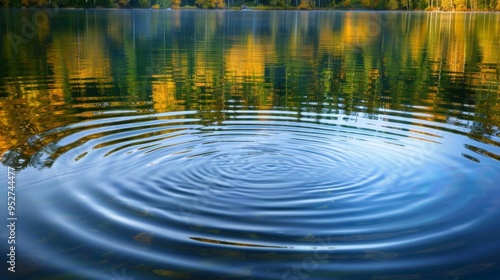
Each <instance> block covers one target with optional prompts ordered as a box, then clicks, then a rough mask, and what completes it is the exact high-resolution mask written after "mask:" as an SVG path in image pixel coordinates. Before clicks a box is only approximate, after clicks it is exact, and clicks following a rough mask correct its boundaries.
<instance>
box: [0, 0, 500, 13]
mask: <svg viewBox="0 0 500 280" xmlns="http://www.w3.org/2000/svg"><path fill="white" fill-rule="evenodd" d="M0 7H4V8H23V7H24V8H30V7H39V8H50V7H67V8H154V9H166V8H173V9H178V8H194V7H198V8H204V9H228V8H229V9H240V8H241V7H249V8H254V9H265V10H267V9H270V10H272V9H290V10H293V9H301V10H310V9H339V10H343V9H344V10H351V9H369V10H426V11H500V0H254V1H245V0H0Z"/></svg>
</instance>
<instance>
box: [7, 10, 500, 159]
mask: <svg viewBox="0 0 500 280" xmlns="http://www.w3.org/2000/svg"><path fill="white" fill-rule="evenodd" d="M1 13H2V18H4V20H3V21H2V23H0V34H1V35H0V37H2V39H1V40H0V42H1V46H0V57H1V61H3V67H1V68H0V97H1V99H0V103H1V106H2V108H3V109H2V110H1V112H2V116H0V119H1V123H2V124H1V126H2V131H4V133H3V134H2V135H0V148H1V149H2V150H3V151H6V150H12V151H13V153H11V155H12V156H11V158H10V159H8V161H12V162H14V161H15V162H18V163H19V162H22V163H21V166H20V167H26V166H28V165H34V166H37V165H39V164H41V163H37V159H36V156H35V155H37V154H39V152H40V150H41V149H48V150H51V149H54V150H57V149H58V147H57V144H56V142H54V139H60V138H61V137H62V136H64V135H65V134H67V133H69V132H68V131H67V129H61V128H64V127H65V126H68V125H71V124H76V123H80V122H82V121H87V120H96V119H105V118H108V117H116V116H130V115H148V114H154V113H163V112H175V111H190V110H196V111H198V112H199V115H200V118H201V119H202V120H204V121H206V123H213V122H219V123H220V122H221V121H222V120H224V111H225V110H232V109H239V110H245V109H253V110H275V109H276V110H289V111H297V112H299V116H298V118H299V117H300V113H303V112H315V113H321V112H330V113H336V114H342V115H346V116H356V117H360V118H381V117H383V110H394V111H398V112H405V114H410V115H411V117H412V118H415V119H420V120H426V121H430V122H434V123H447V124H451V125H454V126H460V127H463V128H464V129H466V130H465V131H464V133H467V134H468V135H469V137H471V138H474V139H476V140H479V141H481V142H486V143H489V144H493V145H496V146H498V142H497V141H494V140H491V137H496V138H498V137H499V131H498V126H499V125H500V118H499V112H500V104H499V101H498V100H499V99H498V96H499V94H500V52H498V50H499V49H500V24H499V19H500V15H498V14H479V13H379V12H251V13H245V12H239V11H168V12H167V11H165V12H158V11H102V10H84V11H61V12H60V13H59V14H58V15H57V16H55V17H54V18H52V19H51V21H50V23H48V24H46V25H42V26H39V28H38V29H37V33H36V36H35V37H33V38H31V39H30V40H27V42H24V43H23V44H20V45H13V43H12V40H10V38H9V35H12V34H18V35H21V34H23V30H22V28H23V27H22V25H21V24H20V23H19V22H21V21H20V19H21V18H23V17H25V18H31V17H32V15H33V13H34V11H30V10H19V11H8V12H6V11H2V12H1ZM413 125H420V124H419V123H414V124H413ZM58 129H60V130H61V131H60V132H58ZM93 137H98V136H97V135H94V136H93ZM51 145H55V146H54V147H51ZM63 152H64V151H61V150H59V151H58V152H57V153H52V152H49V153H50V154H52V156H54V157H57V155H59V154H61V153H63ZM490 157H493V158H497V157H498V156H497V155H496V154H491V155H490ZM20 159H23V160H20ZM497 159H499V158H497ZM45 164H46V163H45ZM42 165H43V164H42Z"/></svg>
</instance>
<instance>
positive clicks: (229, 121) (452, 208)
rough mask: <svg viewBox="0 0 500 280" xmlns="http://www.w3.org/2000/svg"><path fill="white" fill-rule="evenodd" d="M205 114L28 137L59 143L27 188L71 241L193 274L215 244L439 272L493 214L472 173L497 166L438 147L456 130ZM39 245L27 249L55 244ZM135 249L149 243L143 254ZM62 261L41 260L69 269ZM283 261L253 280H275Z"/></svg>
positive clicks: (355, 265)
mask: <svg viewBox="0 0 500 280" xmlns="http://www.w3.org/2000/svg"><path fill="white" fill-rule="evenodd" d="M201 113H202V112H197V111H185V112H171V113H164V114H155V115H146V116H131V117H118V118H108V119H104V120H96V121H88V122H83V123H79V124H74V125H70V126H67V127H62V128H60V129H57V130H53V131H51V132H49V133H46V134H44V135H40V136H38V137H35V138H34V140H33V141H43V139H56V140H54V142H53V143H52V146H53V147H56V148H55V149H52V150H50V151H48V150H47V149H46V150H41V151H40V155H39V156H37V158H38V160H39V162H50V163H51V165H52V166H51V168H50V169H49V170H48V171H45V172H46V173H47V174H49V173H50V174H52V175H50V176H49V175H47V176H44V177H43V181H42V182H40V174H39V173H36V175H34V176H33V178H32V180H33V181H32V182H30V183H29V184H27V185H30V186H33V188H34V187H36V186H38V185H40V184H41V183H42V184H43V185H44V186H50V187H49V188H48V189H45V190H44V191H43V192H41V194H40V197H37V201H33V202H32V203H34V204H38V206H39V208H40V209H42V210H41V212H40V213H39V215H41V216H43V217H46V218H47V219H48V220H51V221H52V222H53V223H55V228H56V229H58V230H60V231H61V232H64V233H65V234H67V235H69V236H72V238H69V239H71V240H73V241H68V244H74V245H75V246H76V247H78V246H77V245H78V244H81V243H84V244H92V246H96V247H97V248H100V249H101V250H102V251H103V253H104V252H105V251H109V250H111V251H112V252H118V254H123V255H127V256H133V258H139V259H140V260H141V262H144V261H151V262H155V263H164V262H165V261H167V260H168V261H167V263H168V264H169V265H173V266H175V267H184V268H185V269H188V270H202V271H216V270H214V267H213V266H212V265H208V264H207V262H206V261H207V257H208V256H207V255H204V254H202V253H200V252H206V250H208V249H207V248H213V246H215V247H214V249H212V250H215V251H211V253H207V254H208V255H210V254H218V253H217V252H219V253H221V252H224V250H232V251H233V252H236V253H234V254H237V252H242V253H245V254H260V253H259V252H256V251H255V250H271V251H273V252H276V251H277V250H278V252H277V253H278V255H277V256H276V258H277V259H283V260H290V258H291V259H302V258H303V256H304V254H306V253H307V252H312V251H316V250H319V251H321V252H323V253H325V252H326V253H327V254H331V256H332V258H335V259H337V260H338V261H339V262H340V263H342V266H341V267H340V268H339V267H336V268H335V269H336V270H338V271H342V270H345V271H356V270H359V269H368V270H370V269H380V267H385V268H387V269H407V268H412V269H413V268H418V267H422V266H427V265H429V262H432V264H433V265H446V264H448V263H451V262H459V261H462V260H465V259H466V258H467V257H470V256H467V250H463V248H464V247H466V245H464V244H465V243H466V242H465V241H460V242H459V243H457V244H458V245H457V244H456V246H455V245H454V246H451V245H450V246H448V247H446V246H447V245H446V244H447V242H446V241H445V240H446V239H451V238H453V239H456V240H464V239H465V235H468V234H470V231H471V229H473V228H476V227H481V226H484V224H487V223H491V222H492V221H493V219H494V217H495V215H497V214H495V213H497V212H491V211H489V212H488V211H487V210H486V209H493V208H494V207H495V206H494V203H495V201H494V200H491V199H489V198H488V197H489V196H492V195H494V194H495V193H496V192H497V191H496V190H495V189H493V183H492V182H490V181H487V180H483V181H480V182H478V181H477V180H481V178H478V177H477V173H475V172H481V174H483V175H485V176H484V178H492V177H494V176H498V170H495V167H493V165H486V166H484V165H483V166H482V167H481V169H479V168H478V169H476V170H474V169H471V168H470V166H469V161H468V160H467V159H465V158H464V157H463V156H461V154H460V153H459V152H457V151H459V150H457V149H461V148H459V147H458V148H457V147H453V146H451V148H450V147H449V146H448V148H444V146H443V145H442V142H443V141H447V140H446V139H447V138H451V137H460V136H459V134H457V133H451V132H449V131H446V130H445V129H443V128H439V127H438V128H435V127H431V126H425V124H424V125H423V126H421V127H418V126H416V125H415V124H416V123H418V122H419V120H418V119H406V121H407V122H403V121H401V119H402V118H401V117H399V116H397V115H396V114H394V115H385V116H384V118H381V117H375V118H374V117H373V116H372V117H370V118H359V119H358V118H356V120H354V121H353V120H352V119H351V118H349V117H348V116H347V117H346V116H345V115H337V114H313V113H302V114H298V113H296V112H290V111H238V110H228V111H225V115H226V119H225V120H224V121H222V122H219V123H212V124H207V123H206V122H205V121H203V120H202V117H201ZM410 120H411V121H412V122H413V123H411V124H408V121H410ZM409 128H411V129H409ZM418 128H420V130H419V129H418ZM449 128H450V129H452V127H449ZM457 135H458V136H457ZM450 144H452V143H448V145H450ZM495 174H496V175H495ZM472 175H474V176H472ZM28 178H30V177H28ZM27 191H28V190H27ZM62 197H63V198H64V199H63V200H61V198H62ZM77 213H85V218H79V217H78V214H77ZM75 216H77V217H75ZM80 219H81V220H80ZM132 237H133V238H132ZM75 240H78V241H75ZM38 243H39V242H37V244H34V245H32V246H33V247H32V248H36V247H38V248H43V246H51V245H50V242H48V243H43V244H38ZM144 243H146V244H154V245H155V246H154V247H149V248H148V249H147V251H144V246H143V245H142V244H144ZM443 244H444V245H443ZM40 246H42V247H40ZM68 246H69V245H68ZM84 246H85V245H84ZM207 246H208V247H207ZM442 246H445V248H444V249H439V248H441V247H442ZM69 247H71V246H69ZM195 248H201V249H195ZM423 248H424V249H423ZM457 248H458V249H457ZM480 249H481V250H483V252H490V253H492V252H494V251H495V250H498V249H499V248H498V244H494V246H491V247H487V246H486V244H484V245H483V247H481V248H480ZM40 250H43V249H40ZM217 250H222V251H217ZM45 251H47V250H45ZM48 251H50V250H48ZM52 251H53V250H52ZM63 251H64V250H63ZM189 252H194V253H193V254H191V255H189ZM426 252H432V253H433V256H438V257H439V258H438V257H433V258H429V256H428V254H426ZM199 254H201V255H199ZM63 256H64V254H62V253H61V254H55V256H51V257H52V258H57V259H59V263H58V264H59V265H62V266H64V267H69V266H75V267H77V265H76V263H71V260H68V259H64V257H63ZM301 256H302V257H301ZM219 257H220V258H223V259H224V258H227V257H228V256H225V255H224V254H223V255H221V256H218V258H219ZM359 258H361V259H365V260H366V259H368V260H372V261H374V262H377V260H378V261H380V259H382V260H385V261H388V260H390V262H384V263H378V264H377V265H376V266H375V263H373V267H371V264H372V263H371V262H368V263H366V262H364V263H359V262H358V261H356V259H359ZM244 259H246V258H244ZM264 259H265V258H264ZM193 260H197V262H193ZM241 261H242V262H244V261H243V260H241ZM253 261H254V264H256V263H257V266H259V267H261V268H262V269H264V268H265V267H266V266H268V264H265V263H261V260H259V259H258V258H257V259H256V260H253ZM214 262H216V263H218V265H223V266H224V267H226V266H229V267H226V269H227V271H228V273H229V274H232V275H240V274H241V271H240V270H238V269H236V268H231V267H230V266H231V262H229V263H227V260H225V261H223V260H222V259H218V261H215V260H214ZM289 265H290V264H287V263H286V261H285V262H282V263H275V264H274V265H272V266H270V268H269V269H271V268H272V269H271V270H272V271H267V272H266V273H265V275H266V276H262V275H261V276H260V277H261V278H262V277H263V278H265V277H271V278H273V277H274V278H276V277H278V278H279V277H280V276H279V275H281V274H279V273H283V271H284V270H286V269H287V268H288V267H289ZM370 267H371V268H370ZM75 269H76V268H75ZM317 269H318V271H328V270H329V266H323V267H318V268H317ZM88 273H92V274H93V275H92V277H94V278H95V279H98V278H106V277H105V275H104V276H103V275H98V274H96V272H95V271H92V272H88ZM243 274H244V273H243ZM252 275H254V276H255V274H252ZM190 277H194V276H190ZM194 278H196V277H194ZM290 279H291V278H290Z"/></svg>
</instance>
